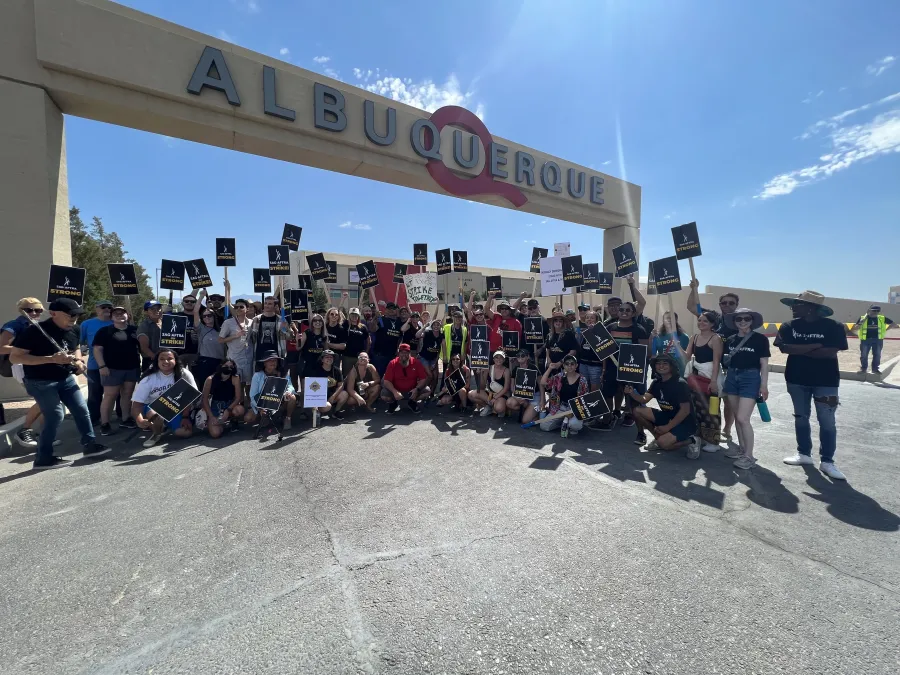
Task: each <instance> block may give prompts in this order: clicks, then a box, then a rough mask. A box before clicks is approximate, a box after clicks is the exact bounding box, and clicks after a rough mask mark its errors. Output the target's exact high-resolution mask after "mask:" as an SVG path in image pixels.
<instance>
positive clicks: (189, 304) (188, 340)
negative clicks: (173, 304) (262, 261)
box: [171, 289, 221, 382]
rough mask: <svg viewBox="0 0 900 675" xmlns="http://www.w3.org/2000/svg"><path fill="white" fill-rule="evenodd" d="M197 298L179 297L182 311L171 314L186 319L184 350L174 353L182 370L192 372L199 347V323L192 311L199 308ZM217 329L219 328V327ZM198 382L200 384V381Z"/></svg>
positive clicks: (191, 296)
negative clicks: (185, 369) (176, 354)
mask: <svg viewBox="0 0 900 675" xmlns="http://www.w3.org/2000/svg"><path fill="white" fill-rule="evenodd" d="M203 290H206V289H203ZM197 298H198V296H196V295H194V294H193V293H188V294H187V295H183V296H181V307H182V310H181V311H178V312H171V313H172V314H174V315H175V316H186V317H187V333H186V334H185V345H184V349H176V350H175V351H177V352H178V360H179V361H181V365H182V366H183V367H184V368H188V369H190V370H192V371H193V369H194V364H195V363H196V362H197V358H198V357H197V353H198V347H199V343H198V338H197V328H198V326H199V325H200V321H199V320H198V319H197V318H196V317H195V316H194V309H195V308H197V307H200V302H199V301H198V299H197ZM201 309H202V308H201ZM219 327H220V328H221V325H220V326H219ZM200 381H201V382H202V380H200Z"/></svg>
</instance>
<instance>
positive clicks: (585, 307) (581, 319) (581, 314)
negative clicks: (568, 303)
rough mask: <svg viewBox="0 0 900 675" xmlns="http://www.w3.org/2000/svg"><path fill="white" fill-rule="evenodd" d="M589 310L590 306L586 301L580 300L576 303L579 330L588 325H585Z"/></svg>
mask: <svg viewBox="0 0 900 675" xmlns="http://www.w3.org/2000/svg"><path fill="white" fill-rule="evenodd" d="M590 311H591V306H590V305H589V304H587V303H586V302H582V303H581V304H580V305H578V328H579V329H580V330H584V329H585V328H587V327H588V325H587V313H588V312H590Z"/></svg>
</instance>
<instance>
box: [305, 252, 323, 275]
mask: <svg viewBox="0 0 900 675" xmlns="http://www.w3.org/2000/svg"><path fill="white" fill-rule="evenodd" d="M306 264H307V265H309V273H310V276H312V278H313V279H315V280H316V281H320V280H322V279H327V278H328V265H327V264H326V263H325V254H324V253H312V254H310V255H308V256H306Z"/></svg>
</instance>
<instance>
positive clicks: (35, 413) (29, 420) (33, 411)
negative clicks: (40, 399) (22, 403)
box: [22, 403, 41, 429]
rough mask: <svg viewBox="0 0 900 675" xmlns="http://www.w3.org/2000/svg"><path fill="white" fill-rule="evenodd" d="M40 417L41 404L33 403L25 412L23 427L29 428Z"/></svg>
mask: <svg viewBox="0 0 900 675" xmlns="http://www.w3.org/2000/svg"><path fill="white" fill-rule="evenodd" d="M40 417H41V406H39V405H38V404H37V403H35V404H34V405H33V406H31V407H30V408H29V409H28V412H27V413H25V422H24V424H22V428H23V429H31V428H32V427H33V426H34V425H35V424H36V423H37V421H38V420H39V419H40Z"/></svg>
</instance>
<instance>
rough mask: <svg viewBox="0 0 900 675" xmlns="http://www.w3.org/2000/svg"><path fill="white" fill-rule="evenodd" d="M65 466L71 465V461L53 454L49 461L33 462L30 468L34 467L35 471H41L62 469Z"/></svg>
mask: <svg viewBox="0 0 900 675" xmlns="http://www.w3.org/2000/svg"><path fill="white" fill-rule="evenodd" d="M67 466H72V462H70V461H69V460H67V459H63V458H62V457H57V456H56V455H54V456H53V457H51V458H50V461H49V462H46V463H43V462H41V463H38V462H35V463H34V464H32V466H31V468H32V469H34V470H35V471H43V470H45V469H62V468H65V467H67Z"/></svg>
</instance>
